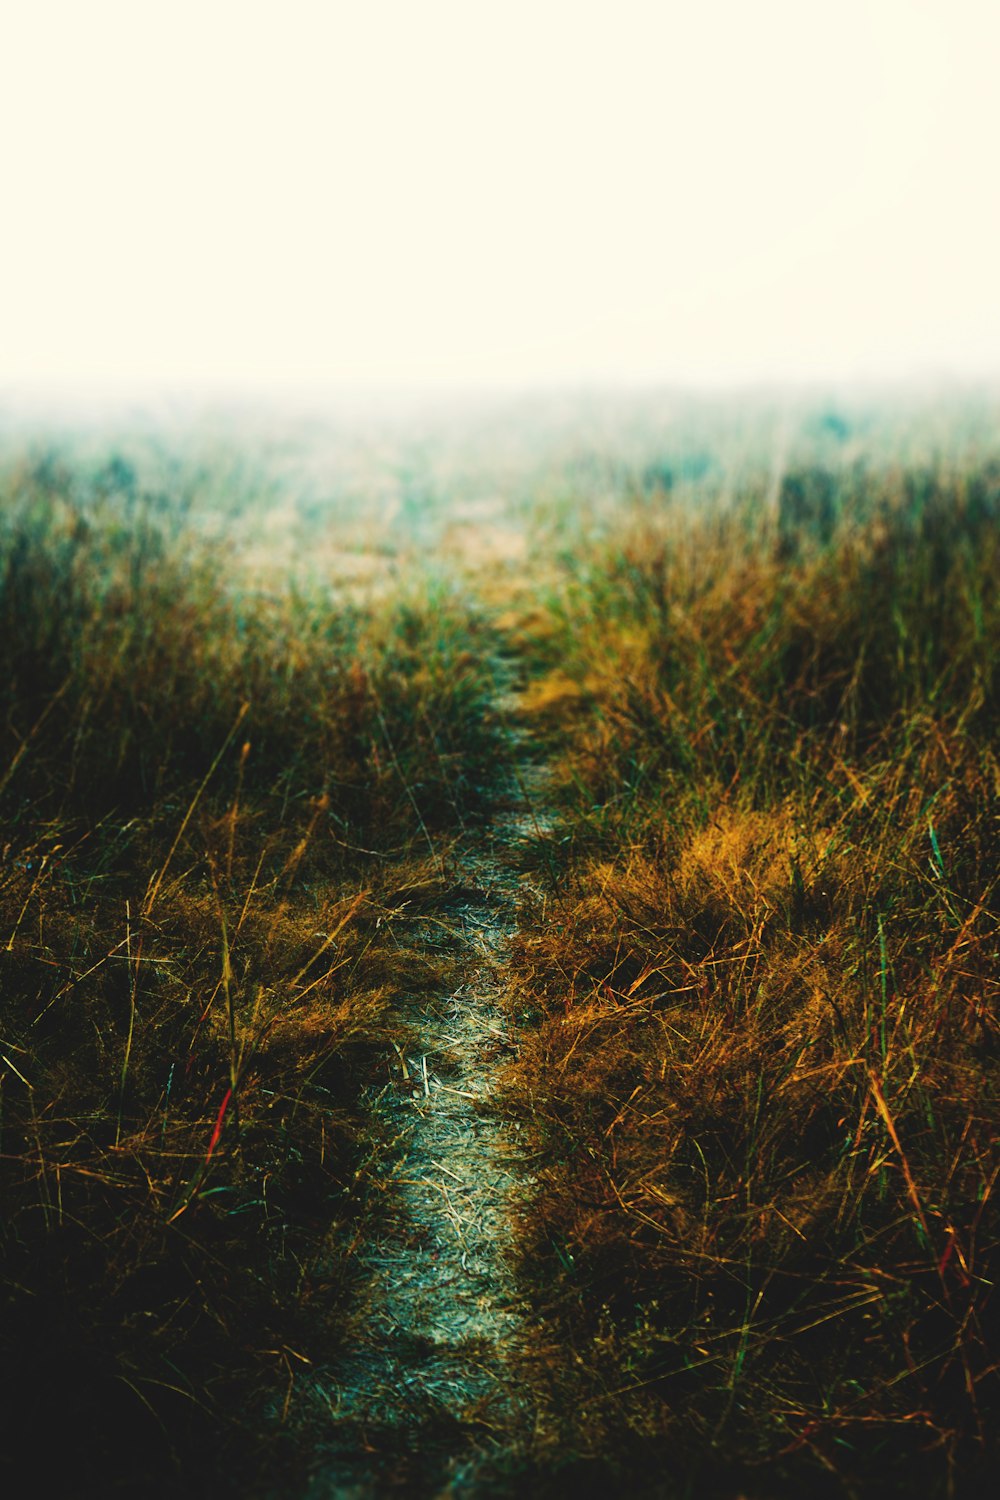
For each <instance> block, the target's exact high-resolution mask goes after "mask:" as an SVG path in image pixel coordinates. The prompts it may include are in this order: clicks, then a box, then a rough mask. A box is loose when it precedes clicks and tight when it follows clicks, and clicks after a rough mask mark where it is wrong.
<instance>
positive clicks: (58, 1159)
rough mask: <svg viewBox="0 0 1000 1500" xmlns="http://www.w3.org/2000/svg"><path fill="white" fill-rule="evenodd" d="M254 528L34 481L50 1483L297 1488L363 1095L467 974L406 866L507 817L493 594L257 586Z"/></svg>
mask: <svg viewBox="0 0 1000 1500" xmlns="http://www.w3.org/2000/svg"><path fill="white" fill-rule="evenodd" d="M109 473H110V480H109ZM244 503H245V504H246V505H250V504H251V503H252V498H251V499H245V501H244ZM235 508H236V509H239V505H238V503H237V505H236V506H235ZM181 509H182V508H181ZM226 550H227V549H226V548H225V546H224V542H223V539H222V538H221V537H220V539H219V540H218V542H217V543H216V544H214V545H213V544H211V543H209V542H205V541H203V540H199V536H198V532H197V528H196V527H195V526H194V525H193V524H191V523H190V522H187V523H185V522H183V520H178V516H177V510H176V509H175V508H174V507H172V506H170V505H169V503H164V502H162V501H161V499H160V497H159V496H158V495H157V494H156V493H155V492H151V493H146V492H143V491H142V489H141V488H137V486H136V484H135V480H134V474H133V471H132V470H131V469H130V468H129V467H128V466H127V465H126V464H125V463H124V461H119V463H118V464H117V466H115V465H112V466H110V468H109V466H108V465H106V464H103V463H102V464H101V465H100V466H99V467H98V468H97V469H96V471H94V472H91V471H89V470H88V469H87V467H86V465H84V464H81V463H79V462H78V463H75V464H72V465H69V466H67V465H66V464H65V463H57V462H55V461H54V460H53V459H52V458H51V457H49V456H48V455H46V456H45V457H44V458H43V459H42V460H40V461H39V460H32V461H26V462H22V463H21V464H20V465H17V466H13V467H12V469H11V470H10V472H9V473H8V475H7V477H6V494H5V496H4V501H3V515H2V544H0V555H2V564H0V657H2V663H0V684H2V687H0V692H2V694H3V701H2V707H0V738H2V749H0V764H2V766H3V773H2V775H0V795H2V821H3V827H4V835H3V848H2V864H0V922H2V934H3V940H2V943H0V971H2V976H3V979H2V982H3V992H4V1012H3V1018H2V1031H0V1037H2V1040H0V1052H2V1054H3V1062H2V1074H0V1079H2V1094H0V1098H2V1119H0V1129H2V1134H0V1153H2V1155H0V1173H2V1178H3V1198H4V1221H3V1227H2V1231H0V1255H2V1263H3V1272H4V1276H3V1286H4V1306H3V1315H2V1319H0V1330H2V1331H0V1343H2V1353H3V1360H4V1365H5V1368H6V1369H7V1370H8V1372H10V1373H12V1374H13V1375H14V1376H15V1384H14V1386H13V1388H12V1389H11V1390H10V1392H9V1393H8V1396H7V1398H6V1399H5V1402H4V1410H3V1419H4V1440H3V1443H2V1445H0V1448H2V1457H0V1466H2V1467H3V1468H4V1469H5V1471H6V1472H7V1473H8V1474H14V1475H17V1476H18V1477H19V1478H21V1479H22V1480H23V1482H25V1483H27V1482H29V1480H30V1483H31V1486H32V1489H33V1491H34V1492H36V1493H43V1494H56V1493H63V1494H70V1493H72V1494H81V1495H84V1494H98V1493H99V1494H112V1493H116V1492H122V1493H142V1494H144V1495H148V1494H152V1493H154V1486H155V1485H156V1484H162V1486H163V1491H164V1493H171V1494H173V1493H183V1494H185V1495H189V1494H194V1493H198V1492H199V1485H201V1486H203V1487H204V1488H205V1490H206V1491H207V1490H208V1489H209V1488H211V1489H213V1491H214V1492H217V1491H218V1488H219V1486H220V1483H221V1482H222V1476H225V1479H226V1482H227V1483H228V1485H229V1486H230V1487H231V1488H232V1489H233V1490H234V1492H235V1491H236V1490H239V1491H240V1492H241V1493H243V1492H245V1489H244V1488H241V1486H245V1484H246V1483H247V1482H248V1480H249V1479H250V1478H251V1477H252V1478H253V1481H254V1483H255V1484H262V1483H265V1482H266V1476H267V1473H268V1472H270V1471H272V1470H273V1471H274V1472H280V1473H281V1474H282V1475H283V1476H284V1478H285V1481H286V1482H288V1483H293V1474H294V1466H292V1467H290V1466H291V1465H292V1463H293V1460H294V1459H296V1458H301V1455H302V1447H303V1445H302V1444H301V1442H300V1443H298V1445H296V1443H295V1441H294V1426H295V1423H294V1414H295V1412H294V1410H293V1412H292V1418H293V1419H292V1420H286V1421H285V1425H284V1427H282V1426H281V1422H280V1419H281V1418H282V1417H284V1418H285V1419H288V1417H289V1409H290V1407H291V1406H292V1398H293V1394H294V1392H295V1389H296V1383H297V1381H298V1380H299V1378H300V1376H302V1375H303V1374H304V1373H305V1372H307V1371H308V1369H309V1366H310V1361H312V1360H315V1359H316V1358H322V1359H329V1358H330V1357H331V1353H332V1352H333V1351H335V1350H336V1348H337V1347H338V1346H341V1345H342V1344H343V1343H344V1341H345V1340H348V1339H349V1338H350V1337H351V1333H352V1318H353V1311H352V1305H351V1291H352V1243H353V1242H354V1240H355V1239H356V1237H357V1235H358V1234H359V1233H360V1232H361V1226H363V1225H364V1223H365V1222H366V1216H367V1215H369V1214H370V1212H371V1211H372V1204H373V1202H374V1203H375V1204H376V1206H377V1196H378V1195H377V1193H376V1194H373V1193H372V1192H371V1184H372V1181H373V1174H375V1176H377V1173H375V1167H374V1165H373V1164H374V1163H376V1162H377V1157H378V1146H379V1143H378V1141H377V1139H375V1140H373V1139H372V1131H371V1123H370V1121H369V1120H368V1119H367V1117H366V1112H365V1110H364V1108H363V1096H364V1092H365V1091H366V1090H367V1089H370V1088H371V1087H375V1086H381V1085H382V1083H383V1081H384V1076H383V1054H384V1053H385V1051H387V1050H388V1049H387V1038H388V1036H389V1034H390V1032H391V1030H392V1029H393V1028H395V1030H396V1031H398V1030H399V1026H400V1020H399V1015H398V1014H396V1013H395V1012H394V1013H393V1014H392V1016H391V1017H390V1008H391V1003H392V1002H393V1001H396V1002H397V1004H398V998H399V995H400V993H401V992H403V993H411V994H418V995H419V994H420V993H421V992H425V991H427V989H428V988H429V987H430V986H433V985H435V984H438V985H439V984H440V983H441V969H442V965H443V963H444V962H445V960H444V959H443V958H442V955H441V953H440V952H436V953H430V952H428V951H424V950H422V949H420V948H419V947H418V946H416V945H415V944H414V942H413V941H412V939H411V938H410V937H408V936H407V933H408V931H409V929H408V927H407V924H406V922H405V920H404V918H405V915H406V907H407V890H408V887H409V886H410V885H411V884H413V883H415V882H417V883H420V882H422V883H423V884H424V885H425V886H426V884H427V882H428V881H437V882H439V883H442V882H443V880H444V878H445V874H446V863H447V851H448V847H449V840H450V838H451V836H452V835H453V833H454V831H455V829H456V828H459V827H461V826H462V825H463V823H464V822H465V821H466V820H467V819H470V818H471V819H474V818H475V817H476V816H478V815H480V813H481V803H482V793H481V791H480V781H481V779H482V769H483V766H484V764H485V760H486V757H487V755H488V754H489V753H491V750H492V746H491V738H490V730H489V728H488V725H487V723H486V717H485V706H486V703H487V701H488V698H489V694H490V688H491V684H490V665H489V657H488V655H487V654H485V653H483V652H481V651H480V652H478V653H477V652H476V649H475V647H476V641H477V636H478V634H479V630H480V627H479V625H478V624H477V622H476V620H475V619H474V618H471V617H470V615H469V612H468V610H467V608H466V607H465V606H463V605H462V604H461V603H460V602H459V601H458V600H457V598H454V597H452V596H451V595H449V594H448V593H447V592H445V591H443V590H442V589H441V588H437V589H436V590H435V589H434V588H432V587H431V586H430V585H427V586H425V587H424V588H423V591H422V592H421V591H420V590H419V589H417V588H416V587H414V589H412V590H410V592H409V593H408V594H407V595H405V596H400V597H396V598H394V599H393V600H392V602H391V603H389V604H388V605H386V606H385V608H384V609H375V608H374V607H371V608H367V609H363V608H361V607H360V606H359V605H352V604H351V603H350V601H349V600H348V599H344V600H338V599H336V598H331V596H330V594H329V591H327V593H326V595H325V596H323V595H321V594H320V593H319V592H318V591H316V590H313V591H312V592H309V591H308V590H304V588H303V587H295V586H292V587H288V586H282V587H279V588H277V589H276V590H275V591H273V592H272V593H271V594H261V593H260V592H256V593H251V592H248V591H247V590H246V589H245V588H244V587H242V586H241V584H240V575H239V572H238V570H237V569H235V568H234V567H233V566H232V565H231V564H230V563H229V561H228V560H227V558H226V556H225V555H224V554H225V551H226ZM362 1127H364V1128H362ZM295 1409H296V1410H297V1408H295Z"/></svg>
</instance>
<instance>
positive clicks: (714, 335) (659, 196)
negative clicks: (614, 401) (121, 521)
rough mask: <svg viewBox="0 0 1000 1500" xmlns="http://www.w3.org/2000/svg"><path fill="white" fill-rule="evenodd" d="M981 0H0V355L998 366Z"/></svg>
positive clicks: (985, 6) (498, 378)
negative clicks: (7, 0)
mask: <svg viewBox="0 0 1000 1500" xmlns="http://www.w3.org/2000/svg"><path fill="white" fill-rule="evenodd" d="M998 77H1000V0H836V3H834V0H828V3H823V4H820V3H818V0H660V3H658V4H656V3H642V0H609V3H604V0H598V3H588V0H499V3H494V0H489V3H487V0H409V3H406V0H349V3H341V0H326V3H321V0H280V3H271V0H259V3H256V0H237V3H229V0H193V3H190V0H155V3H154V0H62V3H58V0H23V3H20V4H17V5H13V4H11V5H8V6H5V7H4V9H3V19H2V20H0V166H2V187H0V390H2V389H7V390H10V389H11V388H12V387H14V386H16V385H17V384H18V383H21V384H24V385H25V386H27V385H29V384H37V383H42V384H43V385H44V384H45V383H46V382H48V383H51V384H53V385H61V386H72V385H78V386H86V385H95V384H104V385H115V384H128V383H129V382H137V383H150V384H154V385H156V384H161V385H162V384H165V385H173V386H174V387H176V386H178V385H181V386H195V385H197V386H204V385H222V386H228V387H246V386H251V387H269V386H289V385H292V386H299V385H310V384H341V383H361V384H382V383H387V384H393V385H417V386H425V385H432V386H433V385H441V384H445V385H450V384H465V385H473V386H475V385H492V386H496V385H501V386H503V385H512V384H513V385H516V384H522V383H532V384H537V383H547V382H554V381H560V382H571V383H574V384H581V383H603V382H610V381H615V380H629V381H635V380H640V381H641V380H648V379H666V380H674V381H687V382H715V383H732V382H741V381H746V380H754V379H761V378H763V379H787V378H789V377H792V378H795V377H806V378H827V377H834V378H845V377H851V376H865V377H873V376H874V377H878V376H882V375H889V376H898V375H900V374H903V375H905V374H922V373H949V372H953V373H958V374H976V373H984V372H987V373H994V374H995V373H1000V292H998V285H997V279H998V270H1000V192H998V183H1000V171H998V151H997V148H998V146H1000V90H998V83H997V80H998Z"/></svg>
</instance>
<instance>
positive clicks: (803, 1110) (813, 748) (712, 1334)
mask: <svg viewBox="0 0 1000 1500" xmlns="http://www.w3.org/2000/svg"><path fill="white" fill-rule="evenodd" d="M762 488H763V487H762ZM998 522H1000V488H998V475H997V473H996V472H995V471H991V470H989V469H988V468H987V469H978V470H973V471H970V472H962V471H958V472H948V473H945V472H939V471H934V470H928V471H926V472H925V471H921V472H908V471H906V470H882V471H881V472H874V471H852V470H844V471H842V472H839V473H834V474H820V475H819V476H818V477H817V475H816V473H815V472H812V471H809V470H807V471H804V472H801V473H795V474H792V475H791V476H787V477H786V480H785V483H784V485H783V487H782V488H781V490H780V491H779V494H778V496H777V509H776V511H775V513H773V514H768V513H767V512H765V511H764V510H763V507H762V505H761V504H760V499H759V497H758V498H757V499H755V497H754V495H753V494H752V493H750V494H748V495H747V497H746V504H741V503H739V501H738V502H737V503H734V504H733V505H731V506H730V508H729V509H728V510H722V509H719V510H715V511H706V512H705V513H702V514H700V515H699V514H697V513H695V512H693V511H691V510H687V509H681V508H678V507H671V506H670V504H669V502H662V503H660V504H659V505H658V506H656V505H649V504H643V505H641V506H639V507H636V508H635V511H634V515H633V520H632V522H631V530H630V532H629V533H628V534H626V535H625V536H624V537H623V538H619V539H618V541H617V542H616V543H615V545H613V546H610V545H609V546H607V547H605V548H604V550H603V551H600V552H598V551H595V549H593V548H591V549H589V550H585V551H579V552H577V553H576V554H575V555H574V556H571V557H570V559H569V567H570V574H569V578H568V582H567V584H566V587H565V589H564V591H563V596H562V599H561V601H560V603H559V605H558V608H559V609H560V611H561V616H562V619H563V623H564V628H563V633H562V636H561V638H559V639H558V640H557V642H556V648H555V650H554V651H553V649H552V646H551V644H547V645H546V646H545V650H546V652H548V654H549V655H550V656H551V657H552V658H553V659H558V661H559V664H560V671H561V673H562V674H563V676H564V677H565V678H568V679H570V680H572V681H574V682H575V683H576V686H577V697H576V700H575V702H576V709H575V717H574V720H573V728H572V733H571V736H570V741H569V744H568V746H567V747H566V748H565V749H564V752H563V754H562V758H561V762H560V764H561V775H562V784H563V802H564V815H565V820H564V826H563V830H562V841H561V844H558V845H556V844H553V843H552V841H550V848H549V850H548V858H549V859H550V860H552V859H555V858H562V859H563V861H564V863H565V868H564V870H563V872H562V875H561V878H560V881H559V882H557V885H558V890H559V893H558V894H557V895H555V896H553V897H552V898H551V899H550V904H549V905H548V907H547V916H548V918H549V921H548V923H547V924H546V925H545V926H544V927H541V928H539V929H538V930H537V931H536V932H535V934H534V935H533V936H526V937H525V938H524V939H523V940H522V943H521V947H520V952H519V960H518V963H519V982H518V986H517V990H516V992H515V994H514V996H513V1003H514V1005H515V1006H516V1007H517V1009H518V1012H519V1013H521V1014H524V1015H526V1016H528V1017H531V1018H533V1019H534V1025H533V1026H532V1028H531V1029H530V1030H529V1033H528V1035H527V1038H526V1040H525V1042H524V1045H523V1047H522V1050H521V1055H520V1059H519V1061H518V1063H517V1064H516V1065H515V1067H514V1068H513V1070H512V1073H511V1075H510V1080H509V1082H510V1099H511V1102H512V1105H513V1106H514V1107H516V1108H520V1109H521V1110H522V1111H523V1112H524V1114H525V1115H526V1117H527V1118H528V1119H529V1120H531V1121H532V1122H533V1129H534V1130H535V1131H536V1132H537V1133H538V1136H539V1148H540V1150H541V1151H543V1153H544V1155H545V1160H546V1165H544V1166H543V1167H542V1168H541V1169H540V1171H539V1191H538V1194H537V1197H536V1201H535V1205H534V1210H533V1214H532V1217H531V1220H530V1222H529V1224H528V1226H527V1228H526V1230H525V1232H524V1236H523V1242H522V1244H523V1254H524V1259H525V1270H526V1274H527V1275H528V1277H529V1278H530V1281H531V1283H532V1284H533V1285H535V1286H537V1287H538V1288H539V1292H538V1295H539V1297H540V1299H541V1301H542V1303H543V1304H544V1305H545V1306H546V1307H547V1308H548V1310H549V1311H550V1313H551V1314H552V1315H553V1316H554V1317H555V1318H556V1319H557V1320H558V1321H559V1323H560V1324H561V1326H562V1329H563V1332H564V1336H565V1338H566V1340H567V1341H568V1343H569V1344H570V1346H571V1347H572V1349H573V1352H574V1356H575V1360H576V1366H577V1370H578V1374H577V1375H576V1376H575V1377H574V1379H573V1380H571V1381H570V1382H569V1386H567V1385H566V1383H565V1381H564V1382H563V1383H562V1385H561V1387H560V1390H561V1394H560V1401H561V1403H562V1406H563V1409H564V1413H565V1407H566V1405H567V1403H568V1400H569V1396H571V1397H572V1400H573V1402H574V1403H575V1404H576V1405H577V1406H578V1409H579V1410H580V1411H582V1412H583V1414H584V1418H583V1420H582V1421H581V1420H580V1419H579V1418H571V1417H570V1418H567V1417H565V1415H563V1417H562V1419H561V1420H562V1422H563V1441H564V1442H566V1443H570V1444H573V1445H575V1446H576V1448H577V1449H578V1450H581V1451H583V1452H590V1453H591V1454H594V1453H600V1452H602V1451H603V1452H612V1453H618V1454H623V1455H624V1454H627V1455H629V1456H628V1457H623V1458H622V1464H623V1465H624V1466H627V1465H628V1464H629V1463H634V1464H635V1465H636V1466H637V1467H642V1466H643V1465H647V1466H648V1465H649V1464H650V1463H653V1462H655V1463H656V1464H657V1466H658V1471H659V1468H661V1467H662V1463H663V1455H664V1453H667V1452H669V1454H670V1463H671V1464H673V1465H676V1473H677V1475H678V1476H682V1475H687V1476H688V1479H687V1481H683V1482H692V1481H690V1476H691V1475H692V1474H700V1475H701V1480H700V1481H699V1482H701V1483H703V1484H708V1485H710V1484H711V1482H712V1474H713V1472H717V1473H718V1474H720V1475H722V1474H736V1475H738V1476H742V1478H740V1479H739V1483H740V1484H742V1485H743V1486H744V1487H749V1490H750V1492H751V1493H753V1492H754V1491H755V1488H758V1489H759V1492H760V1493H761V1494H769V1493H772V1492H776V1491H777V1490H780V1489H781V1488H782V1486H784V1485H789V1486H791V1489H792V1491H793V1492H800V1491H797V1490H796V1486H800V1485H801V1484H802V1483H803V1482H804V1478H805V1475H806V1474H807V1473H808V1474H809V1476H810V1477H809V1483H810V1484H816V1483H819V1484H820V1485H822V1484H823V1483H824V1482H825V1483H827V1484H828V1485H829V1487H830V1490H831V1492H832V1493H853V1492H854V1488H853V1487H855V1486H858V1485H862V1486H864V1485H869V1486H872V1487H874V1488H875V1489H877V1491H878V1493H884V1492H887V1491H890V1492H892V1491H897V1490H898V1492H899V1493H917V1492H919V1493H921V1494H925V1493H928V1494H929V1493H935V1494H937V1493H940V1494H945V1493H950V1492H952V1490H950V1489H949V1486H952V1487H954V1488H955V1489H957V1490H958V1491H963V1489H964V1488H965V1487H968V1492H970V1493H971V1492H972V1489H973V1488H974V1486H975V1485H976V1484H977V1483H981V1482H982V1478H983V1476H984V1474H986V1473H992V1472H995V1468H996V1463H997V1452H996V1418H997V1410H998V1394H1000V1393H998V1390H997V1384H998V1377H997V1364H996V1360H997V1347H998V1338H997V1335H998V1332H1000V1328H998V1320H1000V1303H998V1301H997V1295H996V1292H995V1289H994V1283H995V1280H996V1276H997V1272H998V1268H1000V1244H998V1236H1000V1217H998V1210H997V1196H996V1188H997V1178H998V1175H1000V1149H998V1144H997V1138H996V1120H997V1118H998V1115H1000V1022H998V1016H997V1001H998V974H1000V967H998V960H1000V952H998V948H1000V940H998V926H997V918H998V908H1000V898H998V882H1000V763H998V761H997V758H996V748H995V747H996V731H997V727H998V715H1000V691H998V690H1000V681H998V677H997V653H998V647H1000V586H998V580H1000V527H998ZM555 739H556V742H558V736H556V737H555ZM567 1391H569V1396H568V1395H567ZM553 1420H556V1421H557V1422H558V1420H560V1419H559V1418H554V1419H553ZM664 1445H665V1446H664ZM668 1468H669V1465H668ZM755 1474H756V1475H757V1478H756V1479H755V1478H754V1475H755ZM664 1482H665V1483H669V1474H667V1475H666V1476H664ZM732 1482H733V1483H736V1482H737V1480H736V1479H733V1481H732ZM677 1486H678V1488H681V1486H682V1479H681V1478H678V1479H677Z"/></svg>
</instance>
